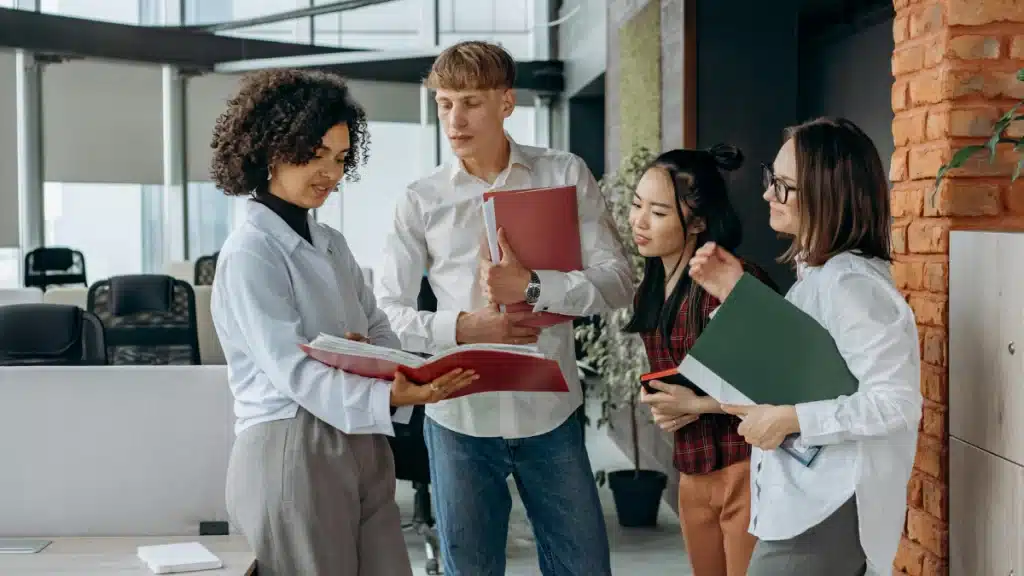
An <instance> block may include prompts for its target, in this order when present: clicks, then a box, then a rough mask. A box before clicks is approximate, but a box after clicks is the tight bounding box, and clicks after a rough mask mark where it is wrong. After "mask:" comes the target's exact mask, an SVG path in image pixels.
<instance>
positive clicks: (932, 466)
mask: <svg viewBox="0 0 1024 576" xmlns="http://www.w3.org/2000/svg"><path fill="white" fill-rule="evenodd" d="M946 456H947V452H946V448H945V446H944V444H943V442H942V441H941V440H938V439H936V438H932V437H931V436H925V435H923V434H921V435H918V437H917V454H916V456H915V458H914V467H915V468H916V469H917V470H920V471H921V472H924V473H925V474H927V475H928V476H931V477H932V478H935V479H940V478H942V477H943V476H944V475H945V470H946Z"/></svg>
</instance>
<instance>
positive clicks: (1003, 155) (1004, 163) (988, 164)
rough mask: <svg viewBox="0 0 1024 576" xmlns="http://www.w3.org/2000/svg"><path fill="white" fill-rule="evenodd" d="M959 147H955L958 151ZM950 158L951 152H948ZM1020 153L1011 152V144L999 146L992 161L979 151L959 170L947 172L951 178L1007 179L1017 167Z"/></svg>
mask: <svg viewBox="0 0 1024 576" xmlns="http://www.w3.org/2000/svg"><path fill="white" fill-rule="evenodd" d="M960 148H961V147H960V146H957V147H956V149H957V150H959V149H960ZM950 157H952V152H950ZM1020 157H1021V156H1020V153H1018V152H1015V151H1014V150H1013V145H1011V144H1000V145H999V146H998V147H997V148H996V157H995V159H994V160H993V159H992V158H991V155H990V154H989V152H988V151H987V150H982V151H979V152H978V153H977V154H974V155H973V156H971V157H970V158H969V159H968V160H967V161H966V162H964V165H963V166H962V167H960V168H956V169H954V170H950V171H949V175H950V176H952V177H959V176H991V177H997V178H1009V176H1010V175H1011V174H1013V169H1014V168H1015V167H1016V166H1017V161H1018V160H1019V159H1020Z"/></svg>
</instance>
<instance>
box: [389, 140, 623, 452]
mask: <svg viewBox="0 0 1024 576" xmlns="http://www.w3.org/2000/svg"><path fill="white" fill-rule="evenodd" d="M509 144H510V146H511V153H510V158H509V165H508V166H507V167H506V168H505V170H504V171H502V172H501V174H499V175H498V177H497V179H496V180H495V182H494V184H493V185H491V184H488V183H487V182H486V181H484V180H482V179H480V178H477V177H475V176H472V175H470V174H469V173H468V172H466V171H465V169H464V167H463V166H462V163H461V162H460V161H458V160H457V159H453V160H451V161H450V162H448V163H447V164H445V165H443V166H440V167H438V168H437V169H436V170H435V171H434V172H433V173H432V174H431V175H429V176H427V177H426V178H423V179H421V180H418V181H416V182H414V183H412V184H411V185H410V186H409V188H408V189H407V190H406V193H405V195H404V196H403V197H402V198H401V199H400V200H399V202H398V206H397V207H396V209H395V221H394V227H393V229H392V231H391V233H390V235H389V236H388V240H387V244H386V248H385V254H384V266H382V272H381V274H380V277H379V278H378V283H377V289H376V292H377V297H378V301H379V304H380V307H381V309H383V310H384V312H386V313H387V315H388V318H389V319H390V320H391V326H392V327H393V328H394V330H395V332H396V333H397V334H398V336H399V338H400V339H401V341H402V346H403V347H404V348H405V349H406V350H410V351H415V352H427V353H436V352H439V351H442V350H445V349H447V348H450V347H452V346H455V345H456V341H455V323H456V319H457V318H458V316H459V312H471V311H473V310H477V309H479V308H482V307H484V306H485V305H486V300H485V299H484V296H483V293H482V291H481V290H480V287H479V283H478V278H479V275H478V274H479V265H480V260H481V259H482V258H485V257H487V256H486V249H485V247H486V241H484V240H483V239H484V238H485V235H484V225H483V201H482V196H483V194H484V192H487V191H488V190H502V189H504V190H515V189H524V188H540V187H553V186H565V185H575V186H576V189H577V198H578V203H579V214H580V241H581V244H582V249H583V266H584V268H585V269H584V270H582V271H576V272H569V273H563V272H556V271H551V270H536V271H535V272H537V275H538V276H539V277H540V281H541V289H540V299H539V301H538V302H537V305H536V306H535V308H534V309H535V310H536V311H542V310H546V311H550V312H556V313H562V314H568V315H572V316H589V315H593V314H597V313H599V312H604V311H607V310H611V309H615V308H621V307H624V306H628V305H629V304H630V302H631V301H632V298H633V279H632V274H631V272H630V269H629V264H628V262H627V260H626V253H625V249H624V247H623V245H622V242H621V239H620V238H619V235H618V233H617V231H616V228H615V223H614V221H613V220H612V219H611V215H610V213H609V212H608V210H607V207H606V205H605V202H604V197H603V196H602V195H601V191H600V189H599V188H598V185H597V182H596V181H595V180H594V176H593V175H592V174H591V173H590V170H589V169H588V168H587V166H586V164H585V163H584V162H583V160H581V159H580V158H579V157H577V156H575V155H573V154H569V153H566V152H560V151H556V150H550V149H544V148H535V147H530V146H521V145H518V144H516V143H515V142H513V141H512V139H511V138H509ZM482 248H484V250H483V251H482ZM424 271H428V278H429V281H430V286H431V288H432V289H433V291H434V294H435V295H436V297H437V310H438V311H437V312H436V313H430V312H420V311H417V309H416V296H417V294H418V293H419V289H420V282H421V279H422V278H423V273H424ZM537 347H538V348H539V349H540V350H541V351H542V352H543V353H544V354H545V356H547V357H548V358H553V359H555V360H557V361H558V363H559V366H560V367H561V369H562V373H563V374H565V379H566V381H567V382H568V384H569V393H568V394H566V393H515V392H495V393H486V394H474V395H469V396H464V397H462V398H457V399H453V400H445V401H442V402H438V403H437V404H432V405H430V406H427V408H426V412H427V415H428V416H430V418H432V419H433V420H434V421H435V422H437V423H438V424H440V425H442V426H444V427H446V428H449V429H451V430H454V431H456V432H460V433H463V434H467V435H471V436H478V437H496V436H500V437H504V438H523V437H529V436H536V435H538V434H544V433H546V432H549V431H551V430H553V429H555V428H557V427H558V426H559V425H560V424H561V423H562V422H564V421H565V420H566V418H568V417H569V416H570V415H571V414H572V413H573V411H575V410H576V408H578V407H579V406H580V404H581V403H582V400H583V394H582V392H581V388H580V382H579V375H578V373H577V368H576V353H575V343H574V337H573V328H572V324H571V323H563V324H560V325H557V326H554V327H551V328H548V329H545V330H544V331H543V332H542V333H541V335H540V337H539V340H538V342H537Z"/></svg>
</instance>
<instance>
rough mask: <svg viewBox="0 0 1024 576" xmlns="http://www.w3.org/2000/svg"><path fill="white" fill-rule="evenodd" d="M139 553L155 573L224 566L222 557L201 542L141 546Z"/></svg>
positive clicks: (213, 568) (192, 570)
mask: <svg viewBox="0 0 1024 576" xmlns="http://www.w3.org/2000/svg"><path fill="white" fill-rule="evenodd" d="M138 555H139V559H141V560H142V561H143V562H145V563H146V564H147V565H148V566H149V569H150V571H152V572H153V573H154V574H177V573H181V572H196V571H199V570H216V569H218V568H222V567H223V566H224V564H223V562H221V560H220V558H218V557H217V556H215V555H214V554H213V553H212V552H210V551H209V550H207V549H206V546H203V545H202V544H200V543H199V542H181V543H178V544H161V545H158V546H139V548H138Z"/></svg>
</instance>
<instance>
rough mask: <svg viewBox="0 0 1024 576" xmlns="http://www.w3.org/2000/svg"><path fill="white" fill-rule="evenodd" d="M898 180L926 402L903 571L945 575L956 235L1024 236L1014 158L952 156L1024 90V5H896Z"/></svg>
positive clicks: (896, 271)
mask: <svg viewBox="0 0 1024 576" xmlns="http://www.w3.org/2000/svg"><path fill="white" fill-rule="evenodd" d="M895 7H896V18H895V21H894V24H893V36H894V39H895V51H894V53H893V58H892V73H893V76H894V77H895V79H894V82H893V89H892V106H893V110H894V111H895V113H896V115H895V118H894V120H893V126H892V131H893V137H894V139H895V144H896V151H895V153H894V154H893V157H892V163H891V168H890V178H891V180H893V182H894V187H893V191H892V209H893V216H894V218H895V222H894V226H893V249H894V251H895V252H896V258H895V263H894V264H893V276H894V278H895V279H896V282H897V284H898V286H899V288H900V289H901V290H902V291H903V292H904V294H905V295H906V296H907V299H908V301H909V303H910V305H911V306H912V307H913V309H914V312H915V314H916V315H917V321H918V327H919V331H920V339H921V355H922V361H923V366H922V374H921V376H922V380H921V387H922V392H923V394H924V397H925V401H924V403H925V406H924V414H923V418H922V422H921V434H920V441H919V442H918V449H917V461H916V463H915V470H914V474H913V477H912V478H911V481H910V485H909V486H908V495H909V500H910V505H909V510H908V512H907V523H906V529H905V531H904V535H903V539H902V542H901V544H900V550H899V555H898V556H897V558H896V565H895V573H896V574H910V575H912V576H918V575H925V576H932V575H936V574H948V550H949V543H948V535H949V529H948V528H949V518H948V514H949V512H948V501H947V500H948V495H947V482H948V477H949V474H948V461H947V454H948V436H947V420H948V419H947V415H946V411H947V407H948V395H947V391H948V385H949V384H948V364H947V358H948V355H947V333H946V325H947V318H948V309H947V294H948V286H949V278H948V274H949V254H948V252H949V230H950V229H952V228H956V229H963V228H977V229H989V230H1024V180H1021V181H1020V182H1018V183H1017V184H1016V185H1011V184H1010V179H1009V177H1008V176H1009V174H1010V173H1011V172H1012V170H1013V162H1012V160H1013V159H1014V158H1015V156H1014V155H1013V153H1012V151H1011V150H1001V151H1000V153H999V156H998V158H997V161H996V163H995V164H994V165H989V164H988V160H987V158H982V157H981V156H979V157H978V159H977V160H976V161H974V162H972V164H971V165H970V166H968V167H966V168H965V169H962V170H957V171H954V172H952V173H950V175H949V177H948V178H947V179H944V181H943V183H942V185H941V187H940V188H939V189H938V190H936V189H935V186H934V180H935V176H936V173H937V172H938V169H939V167H940V166H941V165H942V164H943V163H944V162H946V161H948V160H949V159H950V158H951V157H952V154H953V151H955V150H957V149H959V148H960V147H961V146H963V145H966V144H977V143H983V142H984V141H985V139H986V138H985V137H986V135H988V134H989V132H990V129H991V127H992V123H993V122H994V120H995V119H997V118H998V117H999V116H1000V115H1001V114H1003V113H1004V112H1005V111H1006V110H1007V109H1009V108H1010V107H1011V106H1012V105H1013V104H1015V103H1016V101H1017V100H1018V99H1024V83H1020V82H1017V81H1016V80H1015V75H1016V71H1017V70H1018V69H1019V68H1024V2H1022V1H1020V0H916V1H915V0H895Z"/></svg>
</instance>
